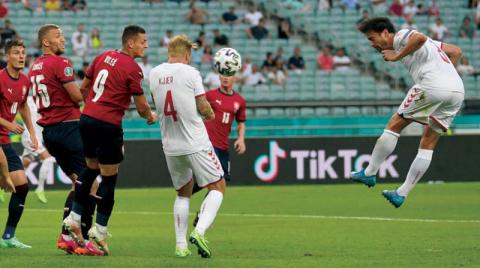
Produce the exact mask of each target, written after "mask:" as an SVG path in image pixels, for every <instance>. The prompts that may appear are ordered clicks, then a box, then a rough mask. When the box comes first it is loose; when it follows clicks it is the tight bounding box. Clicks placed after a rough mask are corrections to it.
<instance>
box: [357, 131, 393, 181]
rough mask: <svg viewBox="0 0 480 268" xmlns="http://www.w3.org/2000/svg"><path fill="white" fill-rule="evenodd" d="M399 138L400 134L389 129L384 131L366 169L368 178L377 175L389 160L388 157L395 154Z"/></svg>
mask: <svg viewBox="0 0 480 268" xmlns="http://www.w3.org/2000/svg"><path fill="white" fill-rule="evenodd" d="M399 137H400V134H398V133H395V132H393V131H390V130H387V129H385V130H384V131H383V134H382V135H381V136H380V138H378V140H377V143H375V147H374V148H373V152H372V160H370V163H369V164H368V166H367V168H366V169H365V175H366V176H372V175H375V174H377V172H378V169H380V166H381V165H382V163H383V161H384V160H385V158H387V156H389V155H390V154H391V153H392V152H393V150H394V149H395V146H397V141H398V138H399Z"/></svg>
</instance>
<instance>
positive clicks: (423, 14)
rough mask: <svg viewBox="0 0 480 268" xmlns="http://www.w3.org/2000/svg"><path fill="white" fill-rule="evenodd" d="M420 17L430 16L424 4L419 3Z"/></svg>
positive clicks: (418, 11) (418, 13) (418, 12)
mask: <svg viewBox="0 0 480 268" xmlns="http://www.w3.org/2000/svg"><path fill="white" fill-rule="evenodd" d="M416 15H419V16H425V15H428V10H427V9H426V8H425V6H424V5H423V4H422V3H419V4H418V5H417V14H416Z"/></svg>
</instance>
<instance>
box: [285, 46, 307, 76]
mask: <svg viewBox="0 0 480 268" xmlns="http://www.w3.org/2000/svg"><path fill="white" fill-rule="evenodd" d="M305 68H306V66H305V60H304V59H303V57H302V51H301V50H300V47H295V48H294V49H293V56H291V57H290V59H288V69H290V70H295V71H297V72H301V71H302V70H305Z"/></svg>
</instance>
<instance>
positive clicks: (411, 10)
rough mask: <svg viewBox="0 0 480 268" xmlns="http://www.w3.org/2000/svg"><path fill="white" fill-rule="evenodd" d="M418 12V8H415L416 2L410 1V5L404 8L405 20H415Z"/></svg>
mask: <svg viewBox="0 0 480 268" xmlns="http://www.w3.org/2000/svg"><path fill="white" fill-rule="evenodd" d="M417 12H418V8H417V6H415V1H414V0H410V2H408V4H407V5H406V6H405V7H404V8H403V16H405V18H413V17H414V16H415V15H416V14H417Z"/></svg>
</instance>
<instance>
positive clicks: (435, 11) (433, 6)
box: [428, 0, 440, 17]
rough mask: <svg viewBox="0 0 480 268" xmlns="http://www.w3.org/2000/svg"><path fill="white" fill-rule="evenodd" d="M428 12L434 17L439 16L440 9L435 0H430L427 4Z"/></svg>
mask: <svg viewBox="0 0 480 268" xmlns="http://www.w3.org/2000/svg"><path fill="white" fill-rule="evenodd" d="M428 14H429V15H430V16H434V17H439V16H440V9H439V8H438V6H437V3H436V1H435V0H431V1H430V5H428Z"/></svg>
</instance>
